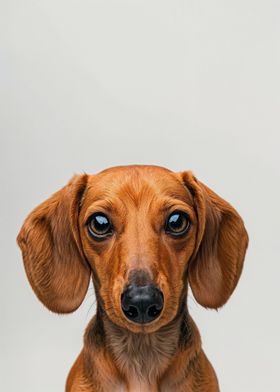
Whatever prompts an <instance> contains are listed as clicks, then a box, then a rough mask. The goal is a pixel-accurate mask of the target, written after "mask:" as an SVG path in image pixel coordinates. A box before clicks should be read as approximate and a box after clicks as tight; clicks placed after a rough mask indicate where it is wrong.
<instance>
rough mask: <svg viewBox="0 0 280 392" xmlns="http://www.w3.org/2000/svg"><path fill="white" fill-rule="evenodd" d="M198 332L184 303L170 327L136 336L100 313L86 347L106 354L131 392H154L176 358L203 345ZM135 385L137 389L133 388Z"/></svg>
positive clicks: (86, 335) (98, 312)
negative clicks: (195, 345)
mask: <svg viewBox="0 0 280 392" xmlns="http://www.w3.org/2000/svg"><path fill="white" fill-rule="evenodd" d="M196 332H197V330H196V327H195V325H194V323H193V321H192V319H191V318H190V316H189V314H188V311H187V307H186V304H185V303H184V304H183V305H182V307H181V309H180V311H179V312H178V314H177V315H176V317H175V318H174V319H173V320H172V321H171V322H170V323H169V324H167V325H165V326H163V327H162V328H160V329H159V330H157V331H155V332H153V333H133V332H131V331H129V330H127V329H124V328H122V327H120V326H118V325H116V324H114V323H113V322H112V321H111V320H110V319H109V318H108V316H107V315H106V313H105V312H103V311H102V310H101V309H98V310H97V314H96V316H95V318H94V320H93V321H92V322H91V323H90V325H89V327H88V329H87V331H86V334H85V339H86V341H87V343H89V341H90V342H91V346H92V349H93V350H94V351H95V350H96V348H98V346H99V347H100V348H102V350H105V351H106V356H107V355H109V357H111V359H112V363H113V364H114V365H115V367H116V370H117V373H118V374H119V375H120V378H121V379H123V380H124V382H125V383H126V384H127V383H128V380H129V384H130V388H129V390H131V391H136V390H138V388H140V389H139V390H141V391H145V390H147V391H153V385H156V384H157V383H158V382H159V380H160V379H161V378H162V377H163V376H164V373H165V372H166V370H167V369H170V366H171V365H172V362H173V361H174V358H175V357H176V354H178V352H183V351H184V350H186V349H188V348H189V347H191V346H193V345H194V342H195V341H197V340H199V343H200V339H197V335H196ZM86 346H87V347H88V344H86ZM91 357H92V356H91ZM190 359H191V358H190ZM186 366H187V363H186ZM134 382H135V385H137V387H136V386H133V383H134ZM131 383H132V385H131ZM139 386H140V387H139ZM108 390H109V389H108ZM155 390H156V389H155Z"/></svg>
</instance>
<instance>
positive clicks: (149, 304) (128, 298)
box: [121, 284, 163, 324]
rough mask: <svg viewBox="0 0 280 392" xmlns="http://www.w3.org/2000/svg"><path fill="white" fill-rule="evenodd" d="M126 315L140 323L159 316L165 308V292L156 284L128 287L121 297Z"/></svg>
mask: <svg viewBox="0 0 280 392" xmlns="http://www.w3.org/2000/svg"><path fill="white" fill-rule="evenodd" d="M121 303H122V310H123V312H124V314H125V316H126V317H127V318H128V319H129V320H132V321H134V322H135V323H138V324H146V323H149V322H151V321H153V320H155V319H156V318H158V317H159V315H160V313H161V311H162V308H163V294H162V292H161V291H160V290H159V289H158V288H157V287H156V286H154V285H152V284H149V285H146V286H137V285H135V284H132V285H130V286H128V287H127V289H126V290H125V291H124V292H123V294H122V297H121Z"/></svg>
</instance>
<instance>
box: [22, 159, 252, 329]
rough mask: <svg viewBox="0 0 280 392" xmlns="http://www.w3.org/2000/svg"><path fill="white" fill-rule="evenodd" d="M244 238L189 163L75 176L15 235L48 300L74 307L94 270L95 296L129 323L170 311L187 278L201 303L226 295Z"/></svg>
mask: <svg viewBox="0 0 280 392" xmlns="http://www.w3.org/2000/svg"><path fill="white" fill-rule="evenodd" d="M247 241H248V237H247V233H246V230H245V228H244V225H243V222H242V220H241V218H240V216H239V215H238V214H237V212H236V211H235V210H234V209H233V208H232V207H231V206H230V205H229V204H228V203H227V202H225V201H224V200H223V199H221V198H220V197H219V196H217V195H216V194H215V193H214V192H212V191H211V190H210V189H209V188H207V187H206V186H205V185H203V184H202V183H200V182H199V181H198V180H196V179H195V177H194V176H193V175H192V174H191V173H190V172H183V173H173V172H171V171H169V170H167V169H164V168H160V167H154V166H128V167H117V168H112V169H108V170H105V171H103V172H101V173H99V174H97V175H83V176H76V177H74V179H73V180H71V181H70V183H69V184H68V185H67V186H66V187H64V188H63V189H62V190H60V191H59V192H57V193H56V194H54V195H53V196H52V197H51V198H50V199H49V200H47V201H46V202H44V203H43V204H41V205H40V206H39V207H37V208H36V209H35V210H34V211H33V212H32V213H31V214H30V215H29V217H28V218H27V220H26V221H25V223H24V225H23V228H22V229H21V232H20V234H19V236H18V243H19V245H20V247H21V249H22V252H23V258H24V262H25V268H26V272H27V275H28V277H29V281H30V283H31V285H32V287H33V289H34V291H35V293H36V294H37V295H38V297H39V299H40V300H41V301H42V302H43V303H44V304H45V305H46V306H47V307H48V308H49V309H51V310H53V311H55V312H59V313H61V312H71V311H73V310H75V309H76V308H77V307H78V306H79V305H80V304H81V302H82V300H83V298H84V296H85V293H86V291H87V287H88V284H89V279H90V276H92V278H93V281H94V286H95V290H96V296H97V300H98V304H99V306H101V307H102V308H103V309H104V310H105V312H106V314H107V315H108V317H109V318H110V319H111V320H112V321H113V322H114V323H116V324H118V325H120V326H122V327H124V328H127V329H129V330H131V331H133V332H140V331H142V332H143V331H144V332H153V331H155V330H157V329H159V328H160V327H161V326H163V325H166V324H167V323H169V322H170V321H171V320H172V319H174V317H175V316H176V314H177V313H178V310H179V307H180V305H181V304H182V301H185V299H186V293H187V284H188V282H189V283H190V285H191V287H192V290H193V293H194V296H195V298H196V299H197V301H198V302H199V303H200V304H202V305H203V306H205V307H211V308H217V307H219V306H221V305H223V304H224V303H225V302H226V301H227V299H228V298H229V296H230V295H231V293H232V291H233V290H234V288H235V286H236V284H237V281H238V279H239V276H240V273H241V270H242V265H243V259H244V254H245V250H246V247H247Z"/></svg>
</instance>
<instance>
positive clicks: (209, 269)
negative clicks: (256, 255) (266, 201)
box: [182, 172, 248, 309]
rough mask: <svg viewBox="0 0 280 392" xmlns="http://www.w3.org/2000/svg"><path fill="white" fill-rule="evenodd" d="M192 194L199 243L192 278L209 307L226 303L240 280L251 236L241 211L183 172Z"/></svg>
mask: <svg viewBox="0 0 280 392" xmlns="http://www.w3.org/2000/svg"><path fill="white" fill-rule="evenodd" d="M182 176H183V181H184V184H185V186H186V187H187V188H188V189H189V191H190V192H191V193H192V195H193V198H194V203H195V208H196V212H197V217H198V232H197V246H196V249H195V253H194V255H193V257H192V259H191V260H190V264H189V270H188V279H189V282H190V286H191V288H192V292H193V294H194V297H195V299H196V300H197V302H198V303H200V304H201V305H202V306H204V307H206V308H215V309H217V308H219V307H221V306H222V305H224V304H225V303H226V302H227V300H228V299H229V297H230V295H231V294H232V292H233V290H234V289H235V287H236V285H237V282H238V280H239V277H240V274H241V271H242V267H243V261H244V257H245V252H246V249H247V246H248V235H247V232H246V229H245V227H244V223H243V221H242V219H241V217H240V216H239V214H238V213H237V211H236V210H235V209H234V208H233V207H232V206H231V205H230V204H229V203H228V202H226V201H225V200H223V199H222V198H221V197H220V196H218V195H217V194H216V193H214V192H213V191H212V190H211V189H209V188H208V187H207V186H206V185H204V184H202V183H201V182H200V181H198V180H197V179H196V178H195V177H194V176H193V175H192V173H191V172H184V173H183V174H182Z"/></svg>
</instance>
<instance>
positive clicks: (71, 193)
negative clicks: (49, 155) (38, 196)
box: [17, 174, 90, 313]
mask: <svg viewBox="0 0 280 392" xmlns="http://www.w3.org/2000/svg"><path fill="white" fill-rule="evenodd" d="M86 184H87V175H86V174H85V175H81V176H75V177H73V179H72V180H71V181H70V182H69V183H68V184H67V185H66V186H65V187H64V188H62V189H61V190H59V191H58V192H56V193H55V194H54V195H53V196H51V197H50V198H49V199H48V200H46V201H45V202H43V203H42V204H40V205H39V206H38V207H37V208H35V209H34V210H33V211H32V212H31V213H30V215H29V216H28V217H27V219H26V220H25V222H24V224H23V226H22V228H21V230H20V233H19V234H18V237H17V242H18V245H19V246H20V248H21V251H22V255H23V261H24V266H25V271H26V274H27V276H28V279H29V282H30V284H31V286H32V288H33V290H34V292H35V294H36V295H37V296H38V298H39V299H40V300H41V301H42V302H43V304H44V305H45V306H47V307H48V308H49V309H50V310H52V311H53V312H56V313H70V312H73V311H74V310H76V309H77V308H78V307H79V306H80V305H81V303H82V301H83V299H84V297H85V295H86V292H87V289H88V285H89V279H90V268H89V266H88V264H87V262H86V261H85V259H84V257H83V251H82V248H81V241H80V234H79V227H78V215H79V208H80V202H81V198H82V195H83V193H84V191H85V188H86Z"/></svg>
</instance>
